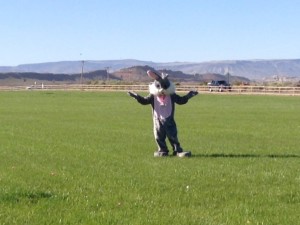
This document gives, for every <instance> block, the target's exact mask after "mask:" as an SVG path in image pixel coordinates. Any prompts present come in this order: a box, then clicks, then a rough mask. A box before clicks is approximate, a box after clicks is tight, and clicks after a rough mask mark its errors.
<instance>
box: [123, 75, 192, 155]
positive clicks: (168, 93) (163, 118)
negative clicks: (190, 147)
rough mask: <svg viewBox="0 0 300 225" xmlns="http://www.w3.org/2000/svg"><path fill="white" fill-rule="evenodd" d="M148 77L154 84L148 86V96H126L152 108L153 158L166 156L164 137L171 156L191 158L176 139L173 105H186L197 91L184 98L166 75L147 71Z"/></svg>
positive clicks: (167, 152) (133, 94)
mask: <svg viewBox="0 0 300 225" xmlns="http://www.w3.org/2000/svg"><path fill="white" fill-rule="evenodd" d="M147 74H148V76H149V77H151V78H153V79H154V82H153V83H151V84H150V85H149V92H150V94H149V95H148V96H147V97H142V96H140V95H138V94H136V93H135V92H131V91H129V92H128V94H129V95H130V96H131V97H133V98H135V99H136V100H137V101H138V102H139V103H140V104H142V105H148V104H151V106H152V113H153V126H154V129H153V130H154V137H155V141H156V144H157V146H158V150H157V151H156V152H154V156H155V157H161V156H168V154H169V150H168V147H167V144H166V137H168V139H169V142H170V144H171V146H172V148H173V155H174V156H178V157H188V156H191V152H187V151H183V149H182V148H181V146H180V143H179V141H178V137H177V127H176V123H175V120H174V112H175V103H176V104H179V105H183V104H186V103H187V102H188V100H189V99H190V98H192V97H193V96H195V95H197V94H198V92H197V91H190V92H189V93H188V94H187V95H185V96H179V95H177V94H176V93H175V86H174V84H173V83H172V82H171V81H169V80H168V75H166V74H163V73H162V74H161V75H160V74H158V73H157V72H156V71H151V70H148V71H147Z"/></svg>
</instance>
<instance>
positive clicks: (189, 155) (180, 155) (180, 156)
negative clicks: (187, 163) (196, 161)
mask: <svg viewBox="0 0 300 225" xmlns="http://www.w3.org/2000/svg"><path fill="white" fill-rule="evenodd" d="M173 155H175V156H178V157H179V158H183V157H191V156H192V153H191V152H174V153H173Z"/></svg>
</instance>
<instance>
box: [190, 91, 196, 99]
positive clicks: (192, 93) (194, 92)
mask: <svg viewBox="0 0 300 225" xmlns="http://www.w3.org/2000/svg"><path fill="white" fill-rule="evenodd" d="M197 94H198V91H190V92H189V93H188V96H189V98H192V97H194V96H195V95H197Z"/></svg>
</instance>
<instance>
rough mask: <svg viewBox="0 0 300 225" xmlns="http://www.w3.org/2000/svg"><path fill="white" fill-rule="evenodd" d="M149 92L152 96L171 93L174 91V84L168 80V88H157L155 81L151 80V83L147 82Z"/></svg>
mask: <svg viewBox="0 0 300 225" xmlns="http://www.w3.org/2000/svg"><path fill="white" fill-rule="evenodd" d="M149 92H150V94H152V95H154V96H157V95H160V94H165V95H171V94H174V93H175V85H174V84H173V83H172V82H171V81H170V86H169V87H168V89H163V88H160V89H158V88H157V87H156V86H155V82H152V83H151V84H149Z"/></svg>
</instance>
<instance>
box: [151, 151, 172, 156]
mask: <svg viewBox="0 0 300 225" xmlns="http://www.w3.org/2000/svg"><path fill="white" fill-rule="evenodd" d="M168 155H169V153H168V152H163V151H156V152H154V157H164V156H168Z"/></svg>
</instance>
